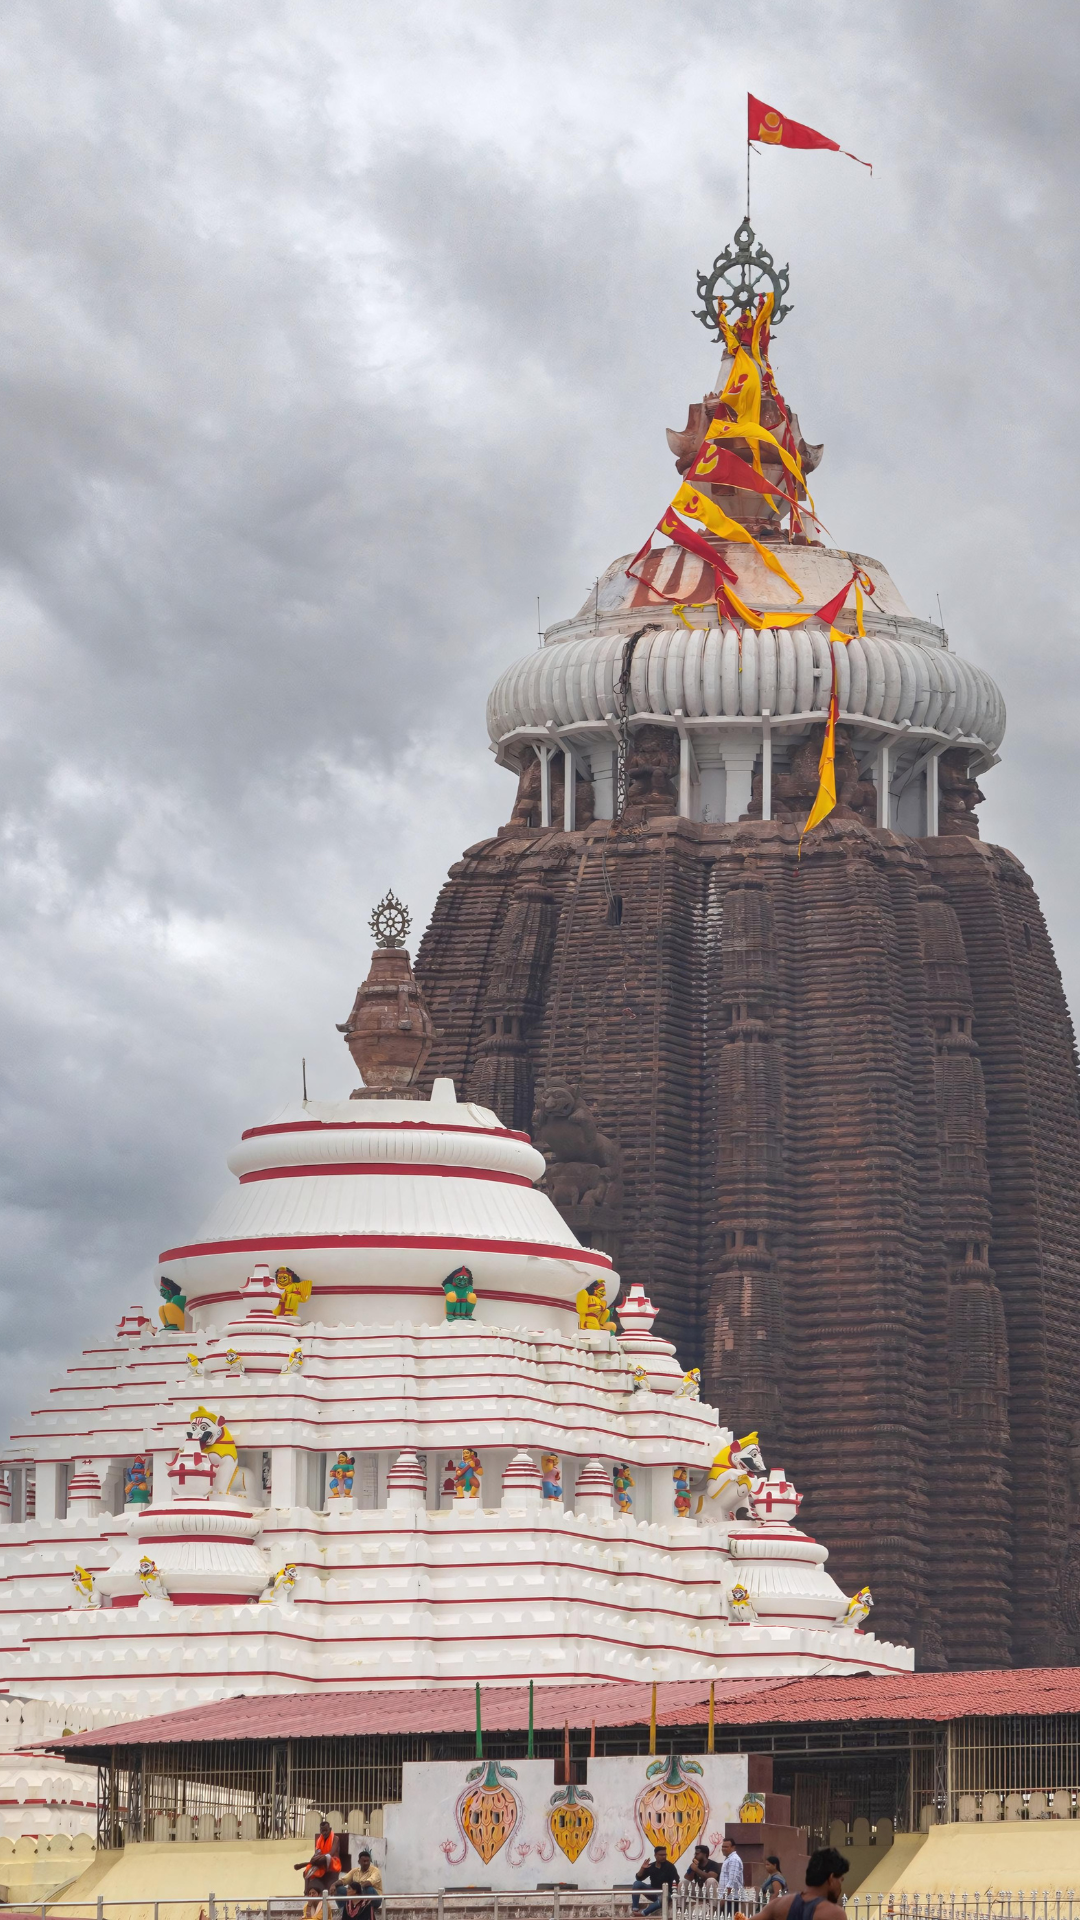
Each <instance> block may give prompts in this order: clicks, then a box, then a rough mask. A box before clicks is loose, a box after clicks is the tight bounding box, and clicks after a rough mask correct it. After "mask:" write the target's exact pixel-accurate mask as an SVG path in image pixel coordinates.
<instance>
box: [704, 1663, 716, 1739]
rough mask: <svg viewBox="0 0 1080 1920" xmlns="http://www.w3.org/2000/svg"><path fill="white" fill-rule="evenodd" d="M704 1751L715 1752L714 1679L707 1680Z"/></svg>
mask: <svg viewBox="0 0 1080 1920" xmlns="http://www.w3.org/2000/svg"><path fill="white" fill-rule="evenodd" d="M705 1751H706V1753H715V1752H716V1681H715V1680H710V1681H709V1744H708V1746H707V1747H706V1749H705Z"/></svg>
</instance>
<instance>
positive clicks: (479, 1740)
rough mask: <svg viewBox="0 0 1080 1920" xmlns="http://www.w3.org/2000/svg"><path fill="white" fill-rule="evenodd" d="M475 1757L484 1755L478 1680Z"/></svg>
mask: <svg viewBox="0 0 1080 1920" xmlns="http://www.w3.org/2000/svg"><path fill="white" fill-rule="evenodd" d="M476 1757H477V1759H478V1760H482V1759H483V1757H484V1732H483V1727H482V1726H481V1723H480V1682H479V1680H478V1681H477V1683H476Z"/></svg>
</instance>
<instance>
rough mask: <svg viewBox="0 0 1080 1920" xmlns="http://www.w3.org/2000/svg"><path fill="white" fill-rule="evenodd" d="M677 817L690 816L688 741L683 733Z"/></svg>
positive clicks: (680, 752)
mask: <svg viewBox="0 0 1080 1920" xmlns="http://www.w3.org/2000/svg"><path fill="white" fill-rule="evenodd" d="M679 818H680V819H681V820H689V818H690V741H689V738H688V736H687V735H686V734H685V733H684V734H683V735H682V736H681V737H680V740H679Z"/></svg>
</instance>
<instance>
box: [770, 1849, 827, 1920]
mask: <svg viewBox="0 0 1080 1920" xmlns="http://www.w3.org/2000/svg"><path fill="white" fill-rule="evenodd" d="M848 1864H849V1863H848V1861H846V1860H845V1859H844V1856H843V1854H842V1853H838V1852H837V1850H836V1848H835V1847H819V1848H818V1850H817V1852H816V1853H812V1854H811V1855H810V1858H809V1860H808V1861H807V1863H806V1885H805V1887H804V1888H803V1890H802V1892H801V1893H781V1894H779V1895H778V1896H777V1897H776V1898H775V1899H774V1900H770V1901H769V1904H768V1906H767V1907H762V1908H761V1909H760V1911H759V1913H758V1916H757V1920H763V1916H764V1915H765V1914H768V1915H769V1920H846V1915H845V1913H844V1909H843V1907H842V1906H841V1905H840V1900H841V1896H842V1894H843V1891H844V1875H845V1873H846V1872H847V1871H848Z"/></svg>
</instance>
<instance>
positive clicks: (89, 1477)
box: [67, 1460, 101, 1520]
mask: <svg viewBox="0 0 1080 1920" xmlns="http://www.w3.org/2000/svg"><path fill="white" fill-rule="evenodd" d="M67 1504H68V1513H69V1514H71V1515H74V1516H78V1517H79V1518H81V1519H83V1520H93V1519H95V1518H96V1517H97V1512H98V1508H99V1507H100V1505H101V1481H100V1480H99V1478H98V1475H97V1470H96V1468H95V1466H94V1463H93V1461H92V1460H76V1462H75V1471H74V1472H73V1474H72V1475H71V1478H70V1480H69V1481H68V1491H67Z"/></svg>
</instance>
